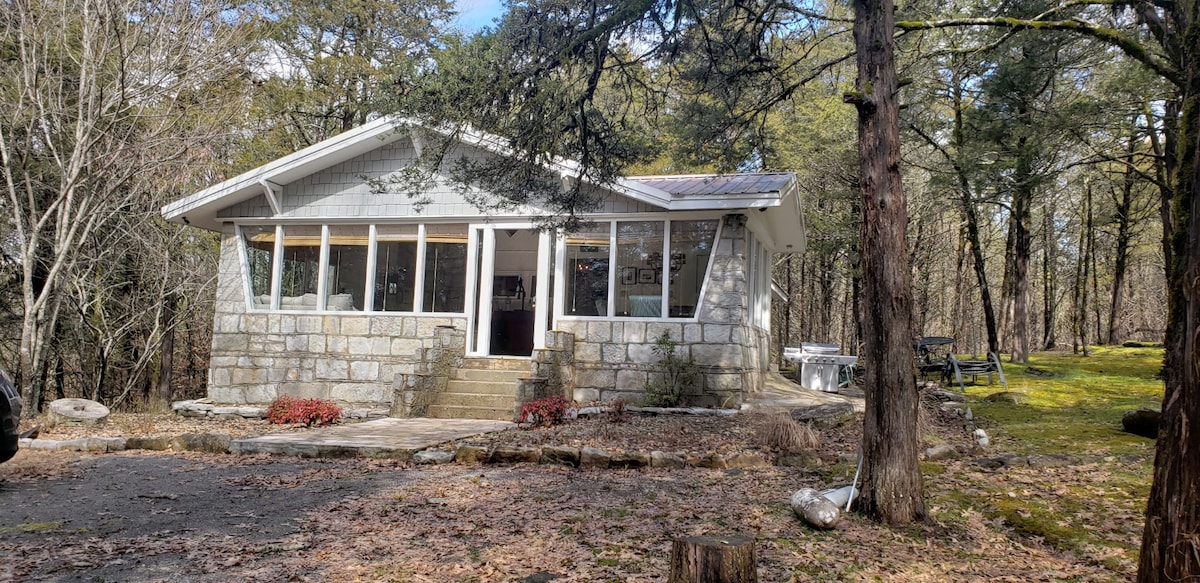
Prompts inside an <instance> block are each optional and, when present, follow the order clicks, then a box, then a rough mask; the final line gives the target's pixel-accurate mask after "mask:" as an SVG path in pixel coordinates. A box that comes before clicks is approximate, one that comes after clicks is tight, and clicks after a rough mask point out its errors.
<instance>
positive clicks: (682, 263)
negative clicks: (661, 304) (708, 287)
mask: <svg viewBox="0 0 1200 583" xmlns="http://www.w3.org/2000/svg"><path fill="white" fill-rule="evenodd" d="M716 236H717V221H715V220H712V221H671V251H670V254H669V255H668V258H667V259H666V260H665V261H664V263H665V265H666V268H667V273H668V274H669V275H668V277H669V278H670V283H669V284H668V285H667V290H668V292H667V305H668V306H669V308H670V314H669V315H670V316H671V317H678V318H691V317H693V316H695V315H696V306H697V305H698V304H699V303H700V290H701V289H703V286H704V279H705V277H706V276H707V275H708V260H709V257H711V256H712V248H713V241H714V239H715V238H716Z"/></svg>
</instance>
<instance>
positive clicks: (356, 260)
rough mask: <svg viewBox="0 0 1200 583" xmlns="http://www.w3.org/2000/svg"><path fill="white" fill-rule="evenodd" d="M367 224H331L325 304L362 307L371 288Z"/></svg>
mask: <svg viewBox="0 0 1200 583" xmlns="http://www.w3.org/2000/svg"><path fill="white" fill-rule="evenodd" d="M369 243H370V239H369V237H368V232H367V227H366V226H365V225H364V226H353V227H349V226H347V227H330V228H329V263H328V265H327V266H326V268H325V279H326V281H327V282H328V286H327V287H326V291H327V293H328V297H327V299H326V304H325V308H326V309H329V310H356V311H362V309H363V306H364V303H363V294H364V293H365V292H366V289H367V249H368V244H369Z"/></svg>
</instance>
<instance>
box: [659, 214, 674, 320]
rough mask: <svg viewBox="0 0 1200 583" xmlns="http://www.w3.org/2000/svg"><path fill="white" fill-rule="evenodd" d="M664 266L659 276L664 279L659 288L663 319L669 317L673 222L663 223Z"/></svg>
mask: <svg viewBox="0 0 1200 583" xmlns="http://www.w3.org/2000/svg"><path fill="white" fill-rule="evenodd" d="M662 257H663V260H662V266H661V267H659V276H660V277H662V287H661V288H659V290H658V294H659V298H658V299H659V308H658V315H659V317H661V318H666V317H669V316H670V314H669V313H668V307H667V306H668V304H669V303H670V302H668V301H667V299H668V294H667V286H669V285H671V221H669V220H667V221H663V248H662Z"/></svg>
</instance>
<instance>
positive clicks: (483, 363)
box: [459, 357, 529, 373]
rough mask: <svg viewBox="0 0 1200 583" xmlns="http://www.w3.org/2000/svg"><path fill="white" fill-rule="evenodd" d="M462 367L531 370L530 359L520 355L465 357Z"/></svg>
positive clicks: (526, 371)
mask: <svg viewBox="0 0 1200 583" xmlns="http://www.w3.org/2000/svg"><path fill="white" fill-rule="evenodd" d="M459 368H460V369H464V368H467V369H484V370H515V371H522V372H525V373H528V372H529V359H528V358H520V357H505V358H500V357H493V358H464V359H463V362H462V366H460V367H459Z"/></svg>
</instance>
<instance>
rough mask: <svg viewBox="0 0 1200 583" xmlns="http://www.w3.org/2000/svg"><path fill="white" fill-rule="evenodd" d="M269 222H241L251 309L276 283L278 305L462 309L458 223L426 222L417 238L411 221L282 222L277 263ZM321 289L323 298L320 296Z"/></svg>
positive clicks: (462, 249) (462, 247)
mask: <svg viewBox="0 0 1200 583" xmlns="http://www.w3.org/2000/svg"><path fill="white" fill-rule="evenodd" d="M276 228H277V227H276V226H273V225H272V226H268V225H261V226H243V227H241V231H242V237H243V241H244V242H245V249H246V266H247V273H246V277H247V282H248V283H249V287H250V291H251V299H252V302H251V305H252V308H253V309H257V310H268V309H271V308H272V301H271V300H272V299H273V298H272V295H271V294H272V289H276V290H278V291H276V292H275V293H276V294H277V295H278V297H277V298H274V299H275V300H276V302H275V306H276V308H277V309H281V310H318V309H324V310H327V311H363V310H371V311H374V312H405V313H413V312H437V313H458V314H461V313H463V312H464V310H465V307H466V306H465V304H466V295H467V294H466V290H467V226H466V225H465V224H457V225H428V226H427V227H426V228H425V237H424V239H422V238H421V227H420V226H419V225H415V224H412V225H380V226H377V227H375V228H374V229H372V228H371V227H370V226H369V225H335V226H330V227H321V226H307V225H285V226H284V227H283V241H282V252H281V253H280V256H279V257H278V262H277V263H276V262H275V259H276V258H275V249H276V246H275V245H276V242H275V238H276ZM324 229H327V231H328V232H327V235H323V233H322V230H324ZM323 239H324V241H323ZM421 249H424V256H422V255H421ZM422 261H423V265H424V268H423V269H422V267H421V265H422ZM272 285H274V286H275V287H274V288H272ZM422 290H423V291H422ZM322 293H324V294H325V298H324V301H323V302H322V301H319V299H320V298H319V295H320V294H322ZM418 298H420V299H421V301H420V302H418V301H417V299H418ZM368 300H370V301H368Z"/></svg>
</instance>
